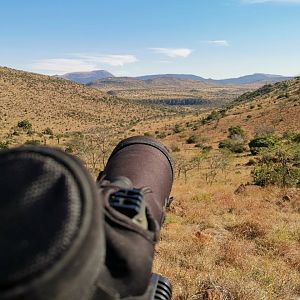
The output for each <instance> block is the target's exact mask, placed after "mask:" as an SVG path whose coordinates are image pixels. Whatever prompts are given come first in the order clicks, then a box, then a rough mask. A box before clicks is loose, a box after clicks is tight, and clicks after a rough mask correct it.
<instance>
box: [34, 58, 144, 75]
mask: <svg viewBox="0 0 300 300" xmlns="http://www.w3.org/2000/svg"><path fill="white" fill-rule="evenodd" d="M137 61H138V60H137V58H136V57H135V56H134V55H114V54H108V55H104V54H97V55H88V54H75V55H72V58H49V59H41V60H38V61H36V62H35V63H34V64H33V65H32V66H31V67H32V68H33V70H38V71H44V72H46V73H47V74H64V73H70V72H88V71H93V70H96V69H101V68H103V65H109V66H113V67H118V66H124V65H125V64H130V63H134V62H137Z"/></svg>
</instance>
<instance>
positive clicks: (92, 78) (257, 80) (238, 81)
mask: <svg viewBox="0 0 300 300" xmlns="http://www.w3.org/2000/svg"><path fill="white" fill-rule="evenodd" d="M59 77H62V78H64V79H67V80H71V81H74V82H77V83H82V84H89V85H92V84H93V83H96V81H98V80H104V81H106V80H108V81H109V82H110V83H116V84H121V85H123V84H124V82H126V83H129V82H131V83H132V84H139V85H143V83H142V82H152V81H160V83H161V84H163V83H166V84H169V83H170V82H171V83H172V81H177V83H178V84H180V82H179V81H184V80H187V81H198V82H202V83H204V84H217V85H229V84H232V85H244V84H261V85H263V84H266V83H275V82H279V81H284V80H289V79H292V78H293V77H285V76H281V75H273V74H264V73H255V74H252V75H245V76H241V77H237V78H226V79H211V78H209V79H206V78H203V77H200V76H197V75H193V74H153V75H144V76H137V77H115V76H114V75H113V74H111V73H109V72H107V71H104V70H96V71H92V72H75V73H67V74H65V75H62V76H59Z"/></svg>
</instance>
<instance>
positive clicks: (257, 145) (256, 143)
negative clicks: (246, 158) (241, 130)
mask: <svg viewBox="0 0 300 300" xmlns="http://www.w3.org/2000/svg"><path fill="white" fill-rule="evenodd" d="M277 142H278V139H277V138H276V137H275V136H272V135H265V136H258V137H256V138H254V139H252V140H251V141H250V142H249V144H248V145H249V148H250V151H251V153H252V155H257V154H258V153H259V152H260V151H261V150H262V149H265V148H271V147H274V146H275V145H276V144H277Z"/></svg>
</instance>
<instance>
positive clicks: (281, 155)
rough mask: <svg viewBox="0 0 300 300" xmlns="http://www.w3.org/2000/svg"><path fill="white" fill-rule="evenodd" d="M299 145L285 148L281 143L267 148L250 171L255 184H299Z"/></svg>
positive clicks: (287, 185) (297, 185)
mask: <svg viewBox="0 0 300 300" xmlns="http://www.w3.org/2000/svg"><path fill="white" fill-rule="evenodd" d="M299 153H300V151H299V147H298V148H297V147H293V148H287V147H286V146H283V145H281V146H280V148H279V147H274V148H273V149H268V153H264V154H263V156H262V157H261V159H260V160H259V161H258V163H257V164H256V166H255V168H254V169H253V171H252V172H251V175H252V178H253V181H254V183H255V184H256V185H259V186H267V185H277V186H280V187H292V186H296V187H299V186H300V155H299Z"/></svg>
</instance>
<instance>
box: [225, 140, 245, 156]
mask: <svg viewBox="0 0 300 300" xmlns="http://www.w3.org/2000/svg"><path fill="white" fill-rule="evenodd" d="M219 148H220V149H228V150H230V151H231V152H233V153H243V152H244V151H245V150H246V149H245V146H244V144H243V143H238V142H235V141H234V140H231V139H227V140H223V141H221V142H220V143H219Z"/></svg>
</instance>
